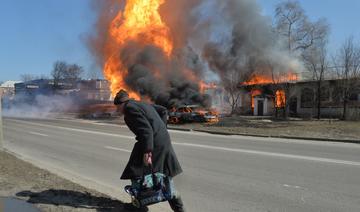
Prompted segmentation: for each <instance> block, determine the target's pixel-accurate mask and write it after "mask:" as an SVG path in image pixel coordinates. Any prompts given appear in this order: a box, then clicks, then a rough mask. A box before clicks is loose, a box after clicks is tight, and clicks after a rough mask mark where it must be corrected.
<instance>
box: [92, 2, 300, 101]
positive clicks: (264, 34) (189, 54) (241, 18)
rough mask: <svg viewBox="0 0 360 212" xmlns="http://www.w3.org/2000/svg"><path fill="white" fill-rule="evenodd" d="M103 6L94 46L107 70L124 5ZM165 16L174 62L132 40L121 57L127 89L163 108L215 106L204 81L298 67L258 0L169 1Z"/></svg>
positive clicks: (95, 52)
mask: <svg viewBox="0 0 360 212" xmlns="http://www.w3.org/2000/svg"><path fill="white" fill-rule="evenodd" d="M96 2H97V3H98V4H101V3H100V2H99V1H96ZM101 2H105V3H103V4H101V7H98V8H102V9H101V12H100V15H99V22H98V24H97V34H96V36H93V37H92V39H90V40H89V44H90V46H91V49H92V50H93V52H94V55H95V56H98V57H97V58H98V59H99V62H100V65H101V66H103V65H104V62H105V61H104V58H102V56H103V55H104V54H103V52H102V51H104V41H105V40H106V39H107V35H106V33H105V31H106V29H107V27H108V26H109V20H111V17H112V18H113V17H114V14H116V12H115V13H114V10H116V9H121V8H122V7H123V6H124V5H119V4H118V3H115V2H116V1H114V2H108V1H101ZM109 14H110V15H109ZM160 14H161V17H162V20H163V21H164V22H165V24H166V25H167V26H168V27H169V30H170V34H171V36H172V40H173V42H174V50H173V54H172V56H171V58H168V57H167V56H166V55H164V52H163V51H162V50H160V49H159V48H157V47H155V46H151V45H147V46H144V45H143V44H139V43H136V42H131V41H129V42H128V43H127V44H126V45H125V47H124V48H121V49H120V50H119V52H118V54H117V57H119V58H120V59H121V61H122V62H123V63H124V65H125V66H126V68H127V71H128V74H127V75H126V78H125V82H126V84H127V86H128V87H130V88H131V89H132V90H134V91H137V92H138V93H140V94H141V95H142V96H146V97H149V98H150V99H151V100H152V101H153V102H156V103H158V104H161V105H164V106H167V107H171V106H174V105H179V104H200V105H203V106H210V105H211V99H210V97H209V96H208V95H204V94H201V92H200V87H199V79H201V80H204V81H205V80H206V79H208V78H212V79H214V78H218V79H220V81H221V82H223V81H224V80H225V78H226V76H227V75H228V73H229V72H232V71H236V72H239V73H240V74H241V75H243V76H250V75H251V74H253V73H256V72H268V71H269V68H268V67H271V69H272V70H277V71H279V72H287V71H288V70H289V69H294V68H297V67H296V66H297V65H298V63H297V62H296V60H295V59H293V58H291V57H290V56H289V54H288V53H287V52H284V51H283V50H282V49H281V48H280V42H279V41H278V39H277V37H276V36H275V35H274V34H273V32H272V29H271V23H270V22H269V21H268V20H267V18H266V17H264V16H263V15H262V14H261V10H260V8H259V6H258V4H257V2H256V1H254V0H187V1H177V0H167V1H165V3H164V4H163V5H162V6H161V8H160ZM111 15H112V16H111ZM294 64H295V65H294ZM119 71H120V70H119ZM159 79H160V80H159ZM194 79H195V80H194Z"/></svg>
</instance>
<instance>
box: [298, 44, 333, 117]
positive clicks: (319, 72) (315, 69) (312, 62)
mask: <svg viewBox="0 0 360 212" xmlns="http://www.w3.org/2000/svg"><path fill="white" fill-rule="evenodd" d="M302 57H303V61H304V64H305V66H306V68H307V70H308V71H309V72H310V73H311V74H312V80H315V81H316V84H317V88H316V90H317V92H316V95H317V118H318V119H320V117H321V100H322V96H321V93H322V91H321V89H322V88H323V81H324V78H325V75H326V73H327V71H328V67H329V60H328V55H327V40H326V39H325V38H323V39H322V40H319V41H318V42H316V43H315V45H313V46H311V47H310V48H308V49H307V50H306V51H304V53H303V55H302Z"/></svg>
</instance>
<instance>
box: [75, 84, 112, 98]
mask: <svg viewBox="0 0 360 212" xmlns="http://www.w3.org/2000/svg"><path fill="white" fill-rule="evenodd" d="M77 90H78V93H77V96H78V97H79V98H80V99H85V100H97V101H110V98H111V90H110V83H109V81H107V80H102V79H96V80H95V79H93V80H81V81H79V82H78V83H77Z"/></svg>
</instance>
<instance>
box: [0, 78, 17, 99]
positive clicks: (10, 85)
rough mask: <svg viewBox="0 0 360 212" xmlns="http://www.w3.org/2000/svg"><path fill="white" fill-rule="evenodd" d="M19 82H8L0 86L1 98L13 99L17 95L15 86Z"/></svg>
mask: <svg viewBox="0 0 360 212" xmlns="http://www.w3.org/2000/svg"><path fill="white" fill-rule="evenodd" d="M16 83H19V81H6V82H4V83H2V84H1V85H0V96H1V97H3V96H6V97H8V98H11V97H13V96H14V95H15V84H16Z"/></svg>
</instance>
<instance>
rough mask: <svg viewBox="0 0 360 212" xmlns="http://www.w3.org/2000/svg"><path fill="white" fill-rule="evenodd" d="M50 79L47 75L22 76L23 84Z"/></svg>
mask: <svg viewBox="0 0 360 212" xmlns="http://www.w3.org/2000/svg"><path fill="white" fill-rule="evenodd" d="M48 78H49V77H48V76H46V75H43V74H42V75H34V74H22V75H20V80H21V81H23V82H28V81H32V80H37V79H48Z"/></svg>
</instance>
